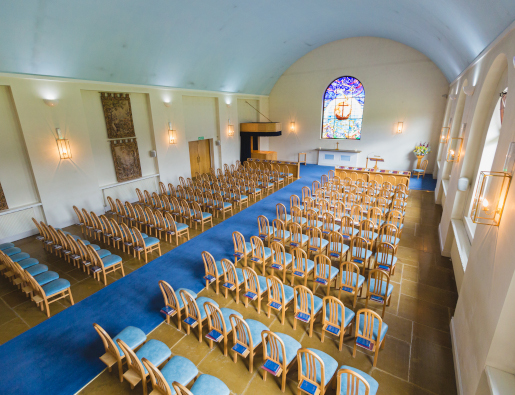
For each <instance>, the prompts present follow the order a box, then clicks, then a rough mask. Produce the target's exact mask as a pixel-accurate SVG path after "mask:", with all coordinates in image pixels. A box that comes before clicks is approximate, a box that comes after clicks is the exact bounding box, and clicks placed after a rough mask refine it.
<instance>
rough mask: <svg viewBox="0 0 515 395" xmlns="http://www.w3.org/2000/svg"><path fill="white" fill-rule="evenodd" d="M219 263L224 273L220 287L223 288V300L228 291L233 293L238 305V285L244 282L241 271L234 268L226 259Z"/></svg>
mask: <svg viewBox="0 0 515 395" xmlns="http://www.w3.org/2000/svg"><path fill="white" fill-rule="evenodd" d="M221 263H222V270H223V273H224V282H223V284H222V287H224V288H225V298H226V299H227V297H228V293H229V291H235V293H236V303H240V285H242V284H243V282H244V277H243V271H242V270H241V269H240V268H236V267H235V266H234V265H233V263H232V262H231V261H230V260H228V259H225V258H223V259H222V261H221Z"/></svg>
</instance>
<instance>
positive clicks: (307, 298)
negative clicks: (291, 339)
mask: <svg viewBox="0 0 515 395" xmlns="http://www.w3.org/2000/svg"><path fill="white" fill-rule="evenodd" d="M293 295H294V296H293V307H294V314H295V319H294V320H293V330H295V329H297V320H298V321H301V322H304V323H306V324H309V337H312V336H313V325H314V323H315V320H316V318H317V316H318V314H319V313H321V312H322V299H320V298H319V297H318V296H316V295H314V294H313V292H311V291H310V289H309V288H308V287H305V286H304V285H297V286H296V287H295V288H294V289H293Z"/></svg>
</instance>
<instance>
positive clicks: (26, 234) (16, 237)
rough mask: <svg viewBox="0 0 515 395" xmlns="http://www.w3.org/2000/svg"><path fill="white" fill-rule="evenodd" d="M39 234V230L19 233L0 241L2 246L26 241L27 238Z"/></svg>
mask: <svg viewBox="0 0 515 395" xmlns="http://www.w3.org/2000/svg"><path fill="white" fill-rule="evenodd" d="M38 233H39V232H38V230H37V229H33V230H29V231H27V232H23V233H18V234H17V235H12V236H9V237H6V238H4V239H1V240H0V244H2V243H11V242H13V241H17V240H21V239H24V238H25V237H29V236H34V235H37V234H38Z"/></svg>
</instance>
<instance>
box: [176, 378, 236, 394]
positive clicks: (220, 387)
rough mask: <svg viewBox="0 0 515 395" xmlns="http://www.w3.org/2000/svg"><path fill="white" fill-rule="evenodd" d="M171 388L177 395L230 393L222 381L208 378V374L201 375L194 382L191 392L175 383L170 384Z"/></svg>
mask: <svg viewBox="0 0 515 395" xmlns="http://www.w3.org/2000/svg"><path fill="white" fill-rule="evenodd" d="M172 386H173V389H174V390H175V393H176V394H177V395H196V394H197V395H198V394H209V395H229V394H230V393H231V391H230V390H229V388H228V387H227V386H226V385H225V383H224V382H223V381H222V380H220V379H218V378H216V377H214V376H210V375H209V374H201V375H200V376H199V378H198V379H197V380H195V383H194V384H193V385H192V387H191V390H189V389H188V388H186V387H185V386H184V385H182V384H180V383H178V382H176V381H174V382H173V383H172Z"/></svg>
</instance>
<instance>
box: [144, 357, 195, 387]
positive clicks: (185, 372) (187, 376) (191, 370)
mask: <svg viewBox="0 0 515 395" xmlns="http://www.w3.org/2000/svg"><path fill="white" fill-rule="evenodd" d="M141 362H143V366H145V368H146V369H147V371H148V372H149V376H150V377H149V380H150V383H151V384H152V389H153V391H152V393H153V394H154V393H155V394H162V395H172V393H173V391H172V388H173V387H172V383H174V382H175V383H180V384H182V385H184V386H186V385H188V384H189V383H191V382H192V381H193V380H194V379H195V377H197V374H198V369H197V367H196V366H195V364H194V363H193V362H191V361H190V360H189V359H187V358H184V357H181V356H179V355H177V356H175V357H173V358H172V359H171V360H170V361H169V362H167V364H166V365H165V366H163V367H162V368H161V370H159V369H158V368H157V367H156V366H154V364H153V363H152V362H150V361H149V360H148V359H146V358H142V359H141Z"/></svg>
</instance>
